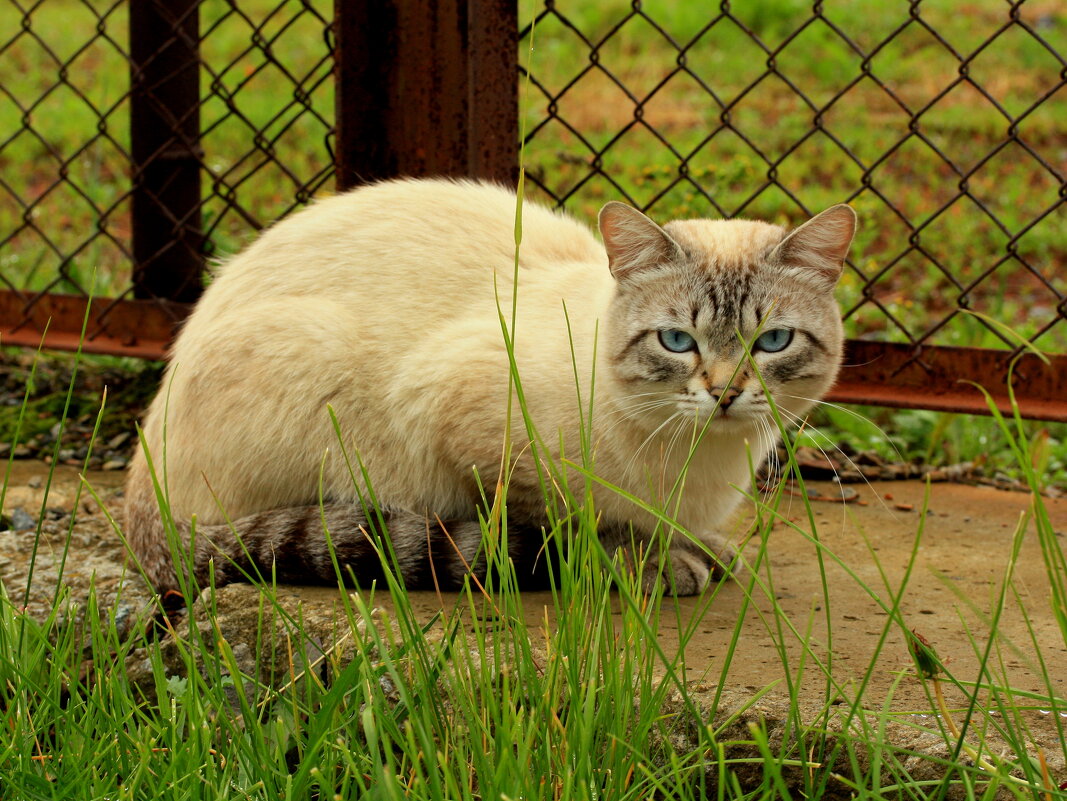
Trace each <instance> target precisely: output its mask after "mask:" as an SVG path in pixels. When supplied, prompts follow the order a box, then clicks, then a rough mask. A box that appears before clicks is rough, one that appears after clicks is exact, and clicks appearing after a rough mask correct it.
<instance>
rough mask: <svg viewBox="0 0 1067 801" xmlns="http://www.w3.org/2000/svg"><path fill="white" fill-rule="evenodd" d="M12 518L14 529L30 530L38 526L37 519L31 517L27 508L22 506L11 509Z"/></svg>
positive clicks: (12, 527)
mask: <svg viewBox="0 0 1067 801" xmlns="http://www.w3.org/2000/svg"><path fill="white" fill-rule="evenodd" d="M10 520H11V529H12V530H13V531H30V530H32V529H35V528H37V521H36V520H35V519H34V518H32V517H30V516H29V515H28V514H27V513H26V510H25V509H23V508H21V507H19V508H17V509H12V510H11V517H10Z"/></svg>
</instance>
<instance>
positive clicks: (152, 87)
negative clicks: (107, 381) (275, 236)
mask: <svg viewBox="0 0 1067 801" xmlns="http://www.w3.org/2000/svg"><path fill="white" fill-rule="evenodd" d="M332 19H333V9H332V5H331V3H330V2H328V0H327V2H323V1H322V0H318V1H317V2H315V1H305V0H289V1H288V2H287V1H286V0H282V1H281V2H278V0H274V1H273V2H271V3H269V4H268V3H263V2H255V3H237V2H224V0H203V2H196V1H195V0H174V1H173V2H170V1H168V2H165V1H164V0H144V1H143V2H141V1H140V0H139V2H136V3H127V2H124V1H123V0H50V2H48V3H42V2H27V1H24V0H3V2H2V3H0V31H2V32H3V33H0V197H2V200H0V284H2V287H3V288H4V289H6V290H8V292H7V293H5V297H4V298H3V299H0V311H2V312H3V314H4V316H5V319H6V320H10V319H11V316H14V315H22V317H23V318H24V320H25V321H26V322H27V324H28V325H29V327H30V328H31V329H39V328H40V327H41V326H42V322H43V321H42V318H43V317H45V316H53V317H55V316H56V315H59V316H63V315H66V316H67V317H68V318H70V319H67V320H66V322H67V323H68V325H67V326H66V327H67V328H71V327H73V328H74V329H75V331H77V329H78V328H79V327H80V326H79V325H78V324H79V323H80V314H81V310H82V308H83V307H84V302H82V303H81V304H78V303H77V302H75V301H76V299H78V298H82V299H84V298H85V297H87V296H88V295H89V294H90V293H92V294H93V295H95V296H97V297H100V298H101V299H102V300H101V301H99V302H97V303H96V304H94V313H93V314H92V315H91V320H90V326H89V335H90V340H91V341H92V342H93V343H96V344H97V346H98V347H96V348H95V349H101V350H108V349H122V347H123V343H124V342H125V343H129V342H130V341H131V340H133V339H134V338H137V337H138V335H140V339H142V340H143V344H144V346H145V348H146V350H147V351H149V352H150V351H151V350H153V349H158V346H159V344H160V343H161V342H163V343H165V341H166V340H167V339H168V338H169V335H170V326H169V325H167V321H168V320H173V321H177V320H179V319H180V318H181V317H182V315H183V314H184V309H183V308H182V307H181V306H178V305H175V303H179V304H180V303H183V302H188V301H192V300H194V299H195V298H196V296H197V294H198V293H199V290H200V286H201V281H202V276H201V273H202V270H203V265H204V263H205V260H210V259H212V258H215V257H218V256H221V255H225V254H226V253H229V252H233V251H234V250H236V249H237V248H239V247H240V246H241V245H242V244H243V243H244V242H245V241H247V240H248V238H249V237H250V235H251V234H252V233H254V232H255V231H257V230H259V229H260V228H262V227H263V226H264V225H267V224H268V223H270V222H271V221H273V220H274V219H276V218H278V217H281V216H284V215H285V214H287V213H288V212H289V211H291V210H292V209H293V208H295V207H297V206H298V205H300V204H302V203H304V202H306V201H307V200H308V199H309V198H310V197H311V195H312V194H314V193H315V192H316V191H318V190H319V189H320V188H321V187H323V186H324V185H327V184H328V183H329V182H330V180H331V177H332V175H333V163H334V158H333V151H332V144H331V137H332V136H333V116H334V110H333V103H334V96H333V88H334V87H333V82H332V80H331V77H332V69H333V53H332V50H333V47H332V43H331V41H330V31H331V25H332ZM104 298H106V300H104ZM131 298H137V299H140V300H141V301H142V302H141V303H139V304H134V305H132V306H123V305H120V301H125V300H128V299H131ZM160 310H163V311H164V314H163V315H162V316H160V315H159V314H158V313H157V312H158V311H160ZM131 327H133V328H134V329H135V330H134V331H130V330H128V329H130V328H131Z"/></svg>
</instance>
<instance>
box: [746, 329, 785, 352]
mask: <svg viewBox="0 0 1067 801" xmlns="http://www.w3.org/2000/svg"><path fill="white" fill-rule="evenodd" d="M792 341H793V329H792V328H775V329H772V330H771V331H764V332H763V333H762V334H760V335H759V336H758V337H756V344H755V348H754V349H755V350H762V351H765V352H767V353H777V352H778V351H780V350H785V349H786V347H788V345H789V343H790V342H792Z"/></svg>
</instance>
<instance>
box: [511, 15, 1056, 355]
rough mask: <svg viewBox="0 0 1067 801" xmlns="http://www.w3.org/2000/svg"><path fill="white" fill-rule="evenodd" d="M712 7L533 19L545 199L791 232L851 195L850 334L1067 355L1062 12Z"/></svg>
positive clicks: (528, 40) (528, 50) (536, 139)
mask: <svg viewBox="0 0 1067 801" xmlns="http://www.w3.org/2000/svg"><path fill="white" fill-rule="evenodd" d="M709 6H710V4H698V3H691V4H680V3H669V2H662V1H661V2H656V1H655V0H651V1H650V2H644V3H642V2H634V3H627V4H622V3H607V4H598V5H597V7H596V9H595V10H594V9H590V8H586V7H585V6H584V5H583V4H579V3H570V4H566V3H564V2H552V0H549V2H546V3H545V4H544V6H543V8H541V9H540V10H539V11H538V13H537V14H536V16H535V17H534V18H533V19H532V20H529V21H528V22H527V25H526V27H525V29H524V30H523V32H522V36H523V39H522V41H523V50H524V53H523V57H522V61H523V63H524V65H525V64H527V63H528V65H529V67H528V71H527V70H525V69H524V70H523V72H524V76H525V77H526V78H527V79H528V91H527V93H526V96H527V98H528V100H527V111H526V114H525V125H526V136H525V144H526V164H527V167H528V171H529V177H530V179H531V180H532V182H533V183H535V184H536V185H537V186H538V187H539V190H540V194H541V195H542V196H544V197H547V198H548V199H549V200H550V201H552V202H554V203H556V204H557V205H560V206H563V205H566V206H569V207H578V208H580V209H582V210H583V211H584V212H586V213H592V211H593V208H594V207H595V206H596V205H597V204H599V203H601V202H603V200H604V199H607V198H611V197H620V196H621V197H623V198H625V199H627V200H629V201H630V202H631V203H633V204H634V205H637V206H639V207H640V208H642V209H645V210H647V211H648V212H649V213H650V214H652V215H653V216H654V217H658V218H661V219H662V218H670V217H674V216H705V215H707V216H727V217H733V216H739V215H740V216H751V217H758V218H766V219H772V220H777V221H779V222H783V223H798V222H800V221H802V220H803V219H805V218H806V216H808V215H811V214H813V213H816V212H818V211H820V210H821V209H822V208H825V207H826V206H828V205H830V204H832V203H836V202H840V201H848V202H850V203H852V205H853V206H854V207H855V208H856V209H857V210H858V211H859V212H860V216H861V219H862V221H863V222H862V228H861V231H860V232H859V235H858V236H857V240H856V244H855V245H854V248H853V251H852V260H851V263H850V271H849V274H848V275H846V278H845V280H844V281H843V288H842V295H843V297H844V299H845V317H846V320H847V321H848V323H847V324H848V326H849V329H850V333H851V334H853V335H854V336H856V335H858V336H861V337H871V338H881V339H888V340H891V341H901V342H909V343H914V344H926V343H936V344H963V345H971V346H990V347H1008V348H1012V349H1017V348H1019V347H1020V342H1019V340H1018V338H1017V337H1016V335H1015V334H1013V333H1009V332H1008V331H1007V330H1006V329H1005V326H1004V325H1002V324H1001V323H1003V324H1006V325H1007V326H1009V327H1010V328H1011V329H1013V330H1014V331H1015V332H1016V333H1017V334H1021V335H1022V336H1023V337H1025V338H1026V339H1028V340H1030V341H1033V342H1035V343H1037V344H1038V345H1039V346H1040V347H1042V348H1044V349H1046V350H1050V351H1054V352H1063V351H1065V350H1067V325H1064V324H1063V320H1064V317H1067V304H1065V291H1067V286H1065V279H1064V274H1063V270H1062V268H1061V267H1060V265H1062V264H1063V263H1064V260H1065V256H1067V237H1065V236H1064V231H1065V230H1067V225H1065V223H1067V209H1065V205H1064V201H1065V198H1067V182H1065V175H1067V125H1065V124H1064V120H1067V88H1065V87H1067V61H1065V57H1067V9H1064V7H1063V6H1062V4H1056V3H1049V2H1045V3H1042V2H1030V3H982V4H977V3H959V2H948V1H947V0H946V2H932V1H931V0H925V1H924V2H919V1H917V0H916V1H914V2H911V3H859V2H856V3H834V4H830V3H821V2H814V3H812V2H790V1H789V0H777V2H758V3H756V2H753V3H747V2H746V3H730V2H720V3H716V4H715V6H714V7H712V8H711V9H710V10H709ZM531 23H532V24H531ZM574 52H580V53H581V60H580V63H578V64H577V68H576V66H575V65H576V62H575V60H574V59H572V58H570V57H568V55H567V54H570V53H574ZM969 312H974V313H975V314H969ZM979 315H983V316H979ZM986 316H987V317H989V318H995V319H996V320H997V321H999V322H994V321H993V320H990V319H986Z"/></svg>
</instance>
